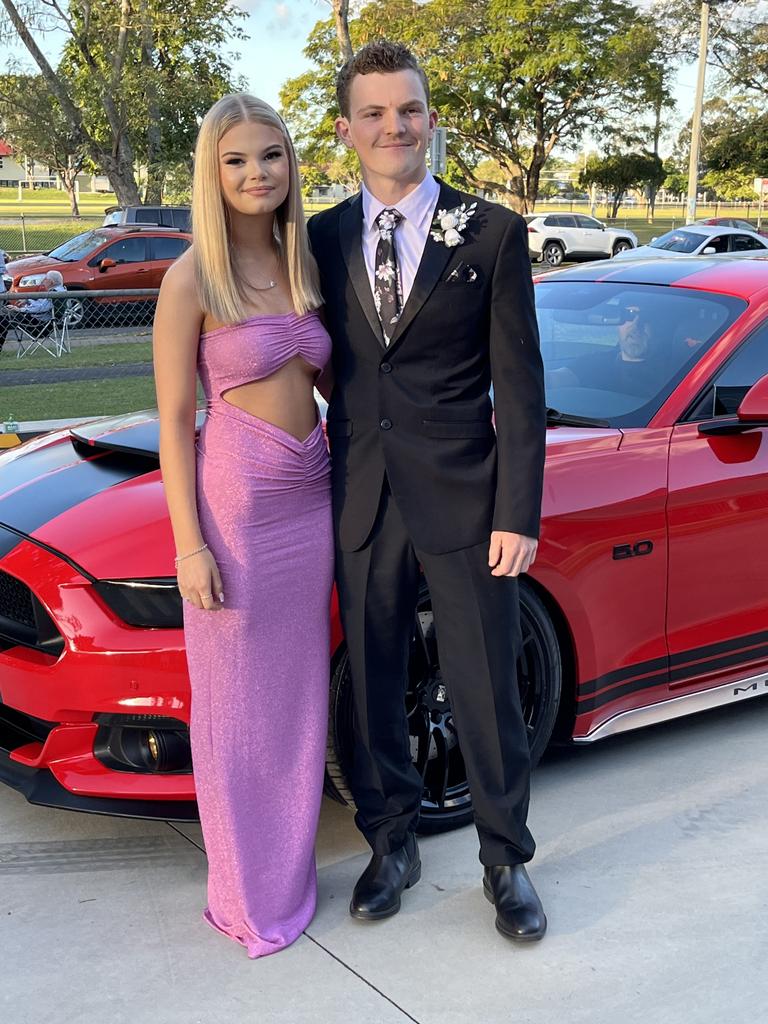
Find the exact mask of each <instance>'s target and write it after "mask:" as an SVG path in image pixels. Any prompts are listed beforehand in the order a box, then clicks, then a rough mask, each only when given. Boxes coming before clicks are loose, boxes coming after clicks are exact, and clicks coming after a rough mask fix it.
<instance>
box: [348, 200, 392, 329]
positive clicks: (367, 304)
mask: <svg viewBox="0 0 768 1024" xmlns="http://www.w3.org/2000/svg"><path fill="white" fill-rule="evenodd" d="M362 233H363V201H362V199H361V197H360V193H359V192H358V194H357V195H356V196H355V197H354V198H353V199H352V200H351V201H350V203H349V205H348V206H347V208H346V209H345V210H343V211H342V213H341V216H340V217H339V241H340V243H341V251H342V254H343V256H344V262H345V263H346V265H347V273H348V274H349V280H350V281H351V283H352V287H353V288H354V289H355V295H357V300H358V302H359V303H360V306H361V308H362V310H363V313H365V318H366V320H367V321H368V323H369V324H370V326H371V330H372V331H373V333H374V336H375V337H376V339H377V341H378V342H379V344H380V345H381V346H382V348H383V347H384V337H383V335H382V333H381V321H380V320H379V317H378V315H377V313H376V307H375V305H374V304H373V292H372V291H371V282H370V281H369V279H368V271H367V270H366V267H365V260H364V259H363V239H362Z"/></svg>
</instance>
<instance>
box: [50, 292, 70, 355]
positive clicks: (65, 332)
mask: <svg viewBox="0 0 768 1024" xmlns="http://www.w3.org/2000/svg"><path fill="white" fill-rule="evenodd" d="M51 301H52V303H53V337H54V339H55V341H56V346H57V349H58V351H57V353H56V354H57V355H59V356H62V355H64V353H66V352H71V351H72V349H71V347H70V342H69V325H70V324H71V323H72V319H73V316H74V310H72V309H70V307H69V300H68V299H52V300H51Z"/></svg>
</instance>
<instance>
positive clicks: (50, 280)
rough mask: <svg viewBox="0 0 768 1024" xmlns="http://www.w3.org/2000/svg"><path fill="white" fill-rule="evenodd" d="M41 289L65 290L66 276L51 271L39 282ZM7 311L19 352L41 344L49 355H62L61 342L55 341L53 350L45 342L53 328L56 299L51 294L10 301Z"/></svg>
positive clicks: (28, 350)
mask: <svg viewBox="0 0 768 1024" xmlns="http://www.w3.org/2000/svg"><path fill="white" fill-rule="evenodd" d="M40 291H45V292H66V288H65V287H64V278H63V277H62V276H61V274H60V273H59V271H58V270H49V271H48V273H47V274H46V275H45V277H44V278H43V280H42V281H41V282H40ZM6 312H7V315H8V323H9V326H10V330H11V331H13V332H14V333H15V335H16V339H17V341H18V343H19V349H18V351H17V353H16V354H17V356H22V355H27V354H28V353H30V352H33V351H34V350H35V349H38V348H43V349H45V351H46V352H48V353H49V354H50V355H60V352H59V347H58V343H56V342H55V341H54V350H53V351H51V349H50V348H49V347H48V345H46V343H45V339H46V338H47V337H48V336H49V335H50V334H51V333H53V331H54V319H53V302H52V300H51V298H50V296H48V295H46V296H44V297H43V298H39V299H18V300H16V301H15V302H12V303H8V305H7V310H6Z"/></svg>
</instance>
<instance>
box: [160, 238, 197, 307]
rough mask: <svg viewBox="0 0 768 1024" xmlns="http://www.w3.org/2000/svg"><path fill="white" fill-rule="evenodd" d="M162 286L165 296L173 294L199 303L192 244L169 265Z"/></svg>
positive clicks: (187, 300) (175, 296)
mask: <svg viewBox="0 0 768 1024" xmlns="http://www.w3.org/2000/svg"><path fill="white" fill-rule="evenodd" d="M160 288H161V293H162V294H163V295H164V296H172V297H173V298H178V299H183V300H184V301H185V302H194V303H195V304H196V305H199V303H198V300H197V284H196V281H195V264H194V259H193V256H192V246H190V247H189V249H187V250H186V252H183V253H182V254H181V256H179V258H178V259H177V260H176V261H175V262H174V263H172V264H171V265H170V267H168V269H167V270H166V272H165V276H164V277H163V281H162V284H161V286H160Z"/></svg>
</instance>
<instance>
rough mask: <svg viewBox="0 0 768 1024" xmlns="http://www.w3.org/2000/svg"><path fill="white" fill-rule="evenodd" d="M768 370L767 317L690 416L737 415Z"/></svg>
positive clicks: (723, 370) (691, 417) (716, 379)
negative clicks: (753, 386) (753, 388)
mask: <svg viewBox="0 0 768 1024" xmlns="http://www.w3.org/2000/svg"><path fill="white" fill-rule="evenodd" d="M766 374H768V320H765V321H763V323H762V324H761V325H760V326H759V327H758V328H757V330H756V331H754V332H753V333H752V334H751V335H750V336H749V337H748V338H747V340H746V341H744V342H742V344H741V347H740V348H739V349H737V351H736V353H735V355H733V356H732V357H731V358H730V359H729V360H728V362H727V363H726V364H725V366H724V367H723V368H722V369H721V370H720V372H719V373H718V374H717V375H716V376H715V378H714V380H713V381H712V383H711V384H710V385H709V387H708V388H707V390H706V391H705V392H704V394H703V395H702V397H701V398H700V399H699V401H697V403H696V405H695V406H694V408H693V409H692V410H691V412H690V414H689V415H688V416H687V417H686V419H687V420H702V419H710V418H711V417H713V416H735V415H736V410H737V409H738V407H739V406H740V405H741V402H742V400H743V398H744V396H745V395H746V393H747V392H748V391H749V389H750V388H751V387H752V385H753V384H756V383H757V381H759V380H760V378H761V377H765V375H766Z"/></svg>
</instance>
